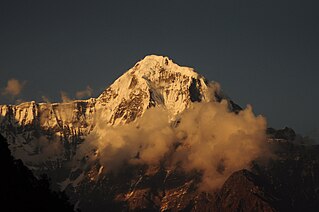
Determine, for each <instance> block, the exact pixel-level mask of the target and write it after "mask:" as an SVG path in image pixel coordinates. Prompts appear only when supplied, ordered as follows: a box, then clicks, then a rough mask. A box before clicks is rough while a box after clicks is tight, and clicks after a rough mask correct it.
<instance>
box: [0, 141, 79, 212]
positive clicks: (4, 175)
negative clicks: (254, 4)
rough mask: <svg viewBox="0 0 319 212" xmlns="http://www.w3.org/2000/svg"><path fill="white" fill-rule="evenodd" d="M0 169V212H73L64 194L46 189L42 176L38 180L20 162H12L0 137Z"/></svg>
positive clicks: (4, 142)
mask: <svg viewBox="0 0 319 212" xmlns="http://www.w3.org/2000/svg"><path fill="white" fill-rule="evenodd" d="M0 167H1V170H2V171H1V174H0V200H1V204H0V206H1V208H2V209H0V210H1V211H15V212H16V211H55V212H56V211H73V206H72V205H71V204H70V203H69V202H68V198H67V197H66V195H65V194H64V193H62V192H53V191H51V190H50V189H49V187H50V184H49V181H48V178H47V177H46V176H45V175H44V176H42V178H41V179H39V180H38V179H37V178H35V177H34V175H33V174H32V172H31V171H30V170H29V169H28V168H27V167H25V166H24V165H23V163H22V161H21V160H14V158H13V157H12V156H11V153H10V150H9V149H8V144H7V143H6V141H5V139H4V138H3V137H2V136H1V135H0Z"/></svg>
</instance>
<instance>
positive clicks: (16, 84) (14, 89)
mask: <svg viewBox="0 0 319 212" xmlns="http://www.w3.org/2000/svg"><path fill="white" fill-rule="evenodd" d="M25 84H26V82H25V81H24V82H21V81H19V80H17V79H10V80H8V82H7V86H6V87H5V88H4V90H3V92H2V95H8V96H12V97H15V96H18V95H19V94H20V93H21V91H22V89H23V87H24V86H25Z"/></svg>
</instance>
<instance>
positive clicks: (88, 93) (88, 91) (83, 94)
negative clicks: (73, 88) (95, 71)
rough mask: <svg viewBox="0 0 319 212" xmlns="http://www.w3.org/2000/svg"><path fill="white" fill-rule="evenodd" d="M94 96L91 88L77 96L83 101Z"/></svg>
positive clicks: (79, 92)
mask: <svg viewBox="0 0 319 212" xmlns="http://www.w3.org/2000/svg"><path fill="white" fill-rule="evenodd" d="M92 94H93V89H92V88H91V87H90V86H86V89H85V90H82V91H78V92H76V94H75V96H76V98H78V99H82V98H85V97H91V96H92Z"/></svg>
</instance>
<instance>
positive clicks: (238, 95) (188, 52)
mask: <svg viewBox="0 0 319 212" xmlns="http://www.w3.org/2000/svg"><path fill="white" fill-rule="evenodd" d="M317 2H318V1H317V0H316V1H315V0H314V1H310V0H300V1H296V0H286V1H280V0H242V1H238V0H233V1H229V0H219V1H215V0H211V1H204V0H200V1H199V0H198V1H195V0H194V1H187V0H161V1H159V0H147V1H144V0H127V1H121V0H114V1H93V0H91V1H88V0H87V1H80V0H77V1H67V0H63V1H57V0H52V1H43V0H41V1H28V0H21V1H17V0H16V1H14V0H1V1H0V30H1V31H0V88H1V89H2V88H4V87H5V86H6V83H7V81H8V80H9V79H11V78H15V79H18V80H20V81H26V84H25V86H24V89H23V91H22V93H21V94H20V95H19V96H17V97H15V99H12V98H9V97H6V96H3V95H2V96H1V97H0V104H5V103H12V102H14V101H15V100H16V99H23V100H25V101H30V100H36V101H42V99H41V98H42V96H46V97H48V98H49V99H50V100H51V101H60V97H59V96H60V92H61V91H65V92H67V93H68V94H69V96H70V97H71V98H75V97H74V94H75V92H76V91H79V90H83V89H85V87H86V86H87V85H90V86H91V87H92V88H93V89H94V96H98V94H99V93H100V92H101V91H102V90H103V89H104V88H105V87H107V86H108V85H110V84H111V83H112V82H113V81H114V80H115V79H116V78H117V77H119V76H120V75H121V74H122V73H123V72H124V71H126V70H127V69H129V68H130V67H132V66H133V65H134V64H135V63H136V62H137V61H138V60H140V59H142V58H143V57H144V56H145V55H148V54H159V55H165V56H169V57H170V58H171V59H173V60H174V61H175V62H176V63H178V64H180V65H186V66H190V67H194V68H195V69H196V70H197V71H198V72H199V73H200V74H202V75H204V76H205V77H206V78H208V79H209V80H214V81H218V82H220V83H221V85H222V88H223V90H224V91H225V92H226V93H227V94H228V95H229V96H230V97H231V98H232V99H233V100H234V101H236V102H237V103H239V104H240V105H242V106H245V105H246V104H252V106H253V108H254V111H255V113H257V114H263V115H264V116H266V117H267V119H268V122H269V125H271V126H273V127H276V128H282V127H284V126H290V127H293V128H294V129H296V130H297V131H298V132H301V133H307V132H309V131H311V130H313V129H315V128H319V121H318V119H319V94H318V91H319V83H318V80H319V72H318V71H319V52H318V51H319V12H318V11H319V3H317Z"/></svg>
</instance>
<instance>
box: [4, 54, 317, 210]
mask: <svg viewBox="0 0 319 212" xmlns="http://www.w3.org/2000/svg"><path fill="white" fill-rule="evenodd" d="M266 127H267V126H266V121H265V120H264V118H263V117H261V116H255V115H254V114H253V112H252V109H251V107H250V106H248V107H247V108H245V109H243V108H241V107H240V106H238V105H237V104H235V103H234V102H233V101H232V100H231V99H230V98H228V97H227V96H226V95H225V94H223V92H222V90H221V88H220V85H219V84H218V83H217V82H209V81H208V80H207V79H205V78H204V77H203V76H201V75H200V74H198V73H197V72H195V71H194V69H192V68H188V67H181V66H179V65H177V64H175V63H174V62H173V61H172V60H170V59H169V58H167V57H163V56H156V55H150V56H146V57H145V58H144V59H143V60H141V61H139V62H137V63H136V64H135V65H134V66H133V67H132V68H131V69H129V70H128V71H127V72H125V73H124V74H123V75H122V76H120V77H119V78H118V79H117V80H115V82H114V83H113V84H111V85H110V86H109V87H107V88H106V89H105V90H104V91H103V92H102V94H101V95H100V96H98V97H97V98H91V99H88V100H75V101H70V102H64V103H36V102H34V101H32V102H25V103H22V104H19V105H0V132H1V134H2V135H3V136H4V137H6V138H7V142H8V144H9V148H10V150H11V152H12V155H13V156H14V157H15V158H16V159H21V160H22V161H23V163H24V164H25V165H26V166H27V167H28V168H29V169H30V170H32V171H33V173H34V174H35V175H36V176H41V175H42V174H47V175H48V176H49V177H50V179H51V180H52V189H58V190H63V191H65V192H66V193H67V194H68V195H69V197H70V200H71V201H72V202H73V203H74V204H75V209H81V210H82V211H92V210H94V211H105V210H111V211H286V210H290V211H291V210H296V209H298V210H307V211H311V210H312V209H313V208H315V209H318V208H319V207H318V205H317V203H316V202H317V201H318V200H319V196H318V194H317V192H316V191H317V190H316V189H317V188H319V181H318V179H319V173H318V172H317V171H316V170H319V169H317V164H319V158H318V157H317V155H319V154H316V153H319V152H318V148H317V147H316V146H300V145H296V144H294V143H293V141H294V139H295V137H296V134H295V132H294V131H293V130H292V129H290V128H285V129H282V130H275V129H273V128H268V129H266ZM287 167H288V168H289V169H287ZM286 171H288V173H286ZM300 173H302V174H300ZM287 176H293V177H294V179H290V178H289V180H286V178H287ZM298 183H299V186H295V184H298ZM294 188H297V189H294ZM300 191H302V192H300Z"/></svg>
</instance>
